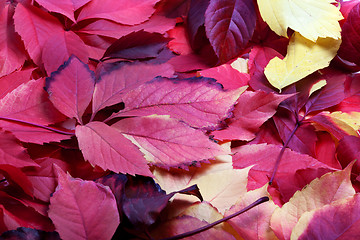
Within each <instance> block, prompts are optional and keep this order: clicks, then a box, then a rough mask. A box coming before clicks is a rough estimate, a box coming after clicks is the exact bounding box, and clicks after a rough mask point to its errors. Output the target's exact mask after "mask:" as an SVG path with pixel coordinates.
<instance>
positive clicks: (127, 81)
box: [92, 63, 174, 114]
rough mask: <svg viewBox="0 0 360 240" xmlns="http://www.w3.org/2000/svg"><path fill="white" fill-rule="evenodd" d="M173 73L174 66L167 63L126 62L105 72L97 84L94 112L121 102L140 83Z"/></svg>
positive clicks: (170, 75)
mask: <svg viewBox="0 0 360 240" xmlns="http://www.w3.org/2000/svg"><path fill="white" fill-rule="evenodd" d="M173 73H174V70H173V69H172V66H171V65H169V64H167V63H165V64H159V65H150V64H146V63H135V64H126V65H119V66H118V67H116V68H114V69H112V70H111V71H106V72H103V73H102V74H101V75H100V78H99V79H98V80H97V81H96V85H95V91H94V96H93V103H92V108H93V114H96V113H97V111H99V110H100V109H102V108H104V107H107V106H111V105H114V104H117V103H119V102H121V101H122V97H123V95H124V94H125V93H126V92H127V91H130V90H132V89H134V88H135V87H137V86H138V85H140V84H142V83H144V82H147V81H150V80H152V79H153V78H155V77H156V76H163V77H172V75H173Z"/></svg>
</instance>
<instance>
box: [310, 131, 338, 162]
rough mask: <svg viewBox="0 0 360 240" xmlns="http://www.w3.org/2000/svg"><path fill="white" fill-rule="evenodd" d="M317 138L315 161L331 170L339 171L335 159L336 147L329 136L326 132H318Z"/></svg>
mask: <svg viewBox="0 0 360 240" xmlns="http://www.w3.org/2000/svg"><path fill="white" fill-rule="evenodd" d="M317 137H318V141H317V142H316V159H317V160H319V161H320V162H323V163H325V164H326V165H328V166H330V167H332V168H336V169H341V166H340V163H339V161H338V160H337V159H336V146H335V142H334V140H333V139H332V137H331V135H330V134H329V133H326V132H319V133H318V134H317Z"/></svg>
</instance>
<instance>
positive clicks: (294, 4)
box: [257, 0, 343, 42]
mask: <svg viewBox="0 0 360 240" xmlns="http://www.w3.org/2000/svg"><path fill="white" fill-rule="evenodd" d="M257 2H258V5H259V10H260V14H261V17H262V18H263V19H264V21H265V22H266V23H267V24H269V26H270V28H271V30H273V31H274V32H276V33H277V34H278V35H281V36H284V37H287V29H288V28H291V29H293V30H295V31H297V32H299V33H300V34H301V35H302V36H304V37H305V38H307V39H309V40H311V41H313V42H316V41H317V39H318V38H319V37H320V38H326V37H330V38H334V39H340V37H341V36H340V30H341V29H340V25H339V23H338V21H339V20H341V19H343V16H342V15H341V13H340V11H339V9H338V8H337V7H336V6H334V5H332V3H334V2H335V1H332V0H321V1H317V2H316V4H314V2H312V1H299V0H291V1H285V0H279V1H275V2H273V1H270V0H258V1H257Z"/></svg>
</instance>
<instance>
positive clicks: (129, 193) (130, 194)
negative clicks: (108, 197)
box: [122, 177, 202, 229]
mask: <svg viewBox="0 0 360 240" xmlns="http://www.w3.org/2000/svg"><path fill="white" fill-rule="evenodd" d="M176 193H183V194H191V195H195V196H198V197H199V198H200V200H202V197H201V194H200V192H199V189H198V188H197V186H196V185H194V186H191V187H190V188H188V189H184V190H180V191H177V192H172V193H169V194H166V192H165V191H164V190H162V189H161V188H160V186H159V185H158V184H156V183H155V182H154V180H153V179H152V178H141V177H136V178H134V177H131V178H129V179H128V181H127V183H126V186H125V194H124V200H123V206H122V207H123V211H124V213H125V215H126V216H127V218H128V219H129V220H130V222H131V223H132V224H133V225H134V227H136V228H140V229H141V228H143V227H146V226H150V225H151V224H153V223H155V221H156V219H157V217H158V216H159V214H160V212H161V211H162V210H163V209H164V208H165V207H166V205H167V203H168V201H169V200H170V198H172V197H173V196H174V195H175V194H176Z"/></svg>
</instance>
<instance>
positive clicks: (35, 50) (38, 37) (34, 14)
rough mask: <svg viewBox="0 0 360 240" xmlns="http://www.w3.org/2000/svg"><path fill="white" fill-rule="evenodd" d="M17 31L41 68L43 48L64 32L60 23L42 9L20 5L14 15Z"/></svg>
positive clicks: (32, 57)
mask: <svg viewBox="0 0 360 240" xmlns="http://www.w3.org/2000/svg"><path fill="white" fill-rule="evenodd" d="M14 23H15V30H16V32H18V33H19V34H20V36H21V38H22V40H23V41H24V43H25V48H26V50H27V51H28V53H29V55H30V57H31V59H32V60H33V61H34V62H35V63H36V64H37V65H39V66H41V65H42V60H41V55H42V48H43V46H44V44H45V42H46V40H47V39H48V38H49V36H51V35H52V34H56V33H59V32H63V31H64V30H63V27H62V25H61V24H60V22H59V21H58V20H57V19H56V18H55V17H54V16H52V15H50V14H49V13H47V12H44V11H42V10H41V9H39V8H37V7H34V6H31V5H26V7H25V6H24V5H22V4H21V3H19V4H18V5H17V6H16V9H15V14H14Z"/></svg>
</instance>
